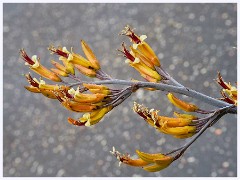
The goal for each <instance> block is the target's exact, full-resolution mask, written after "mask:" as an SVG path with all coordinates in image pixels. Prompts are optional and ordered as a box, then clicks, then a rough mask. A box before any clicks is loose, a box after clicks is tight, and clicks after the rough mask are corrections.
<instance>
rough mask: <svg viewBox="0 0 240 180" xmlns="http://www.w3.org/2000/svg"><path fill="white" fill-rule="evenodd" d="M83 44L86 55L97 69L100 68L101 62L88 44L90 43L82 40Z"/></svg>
mask: <svg viewBox="0 0 240 180" xmlns="http://www.w3.org/2000/svg"><path fill="white" fill-rule="evenodd" d="M81 44H82V49H83V52H84V54H85V56H86V57H87V59H88V60H89V61H90V63H91V64H92V66H93V68H94V69H95V70H99V69H100V65H99V62H98V60H97V58H96V56H95V55H94V53H93V52H92V50H91V49H90V47H89V46H88V44H87V43H86V42H85V41H84V40H81Z"/></svg>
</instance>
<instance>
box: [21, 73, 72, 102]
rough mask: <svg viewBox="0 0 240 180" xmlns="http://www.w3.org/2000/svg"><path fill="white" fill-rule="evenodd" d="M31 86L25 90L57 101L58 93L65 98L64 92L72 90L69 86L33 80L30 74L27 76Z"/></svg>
mask: <svg viewBox="0 0 240 180" xmlns="http://www.w3.org/2000/svg"><path fill="white" fill-rule="evenodd" d="M25 77H26V78H27V80H28V82H29V84H30V86H25V88H26V89H27V90H28V91H30V92H33V93H42V94H43V95H44V96H46V97H48V98H50V99H57V97H56V93H57V94H58V95H59V96H60V97H63V96H64V92H65V91H67V90H68V89H70V88H69V87H68V86H62V85H61V86H59V85H50V84H46V83H45V81H43V80H40V81H38V80H37V79H36V78H32V77H31V75H30V74H26V75H25Z"/></svg>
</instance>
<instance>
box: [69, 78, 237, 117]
mask: <svg viewBox="0 0 240 180" xmlns="http://www.w3.org/2000/svg"><path fill="white" fill-rule="evenodd" d="M82 83H92V84H118V85H128V86H132V85H135V86H137V87H139V88H146V87H148V88H155V89H157V90H161V91H169V92H175V93H179V94H184V95H186V96H189V97H192V98H195V99H198V100H200V101H202V102H205V103H207V104H210V105H212V106H215V107H220V108H222V107H226V106H231V104H229V103H227V102H224V101H221V100H218V99H214V98H212V97H210V96H207V95H205V94H202V93H200V92H197V91H195V90H192V89H190V88H187V87H176V86H173V85H168V84H161V83H152V82H142V81H139V82H132V81H127V80H119V79H112V80H104V81H95V82H79V83H73V84H71V85H70V87H73V86H77V85H80V84H82ZM229 113H232V114H237V108H236V107H232V108H231V110H230V111H229Z"/></svg>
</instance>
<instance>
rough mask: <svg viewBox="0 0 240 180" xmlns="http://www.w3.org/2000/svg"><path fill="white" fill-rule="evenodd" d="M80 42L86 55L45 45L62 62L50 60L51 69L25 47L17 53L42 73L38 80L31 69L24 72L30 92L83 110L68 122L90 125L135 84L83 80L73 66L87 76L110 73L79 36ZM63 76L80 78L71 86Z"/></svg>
mask: <svg viewBox="0 0 240 180" xmlns="http://www.w3.org/2000/svg"><path fill="white" fill-rule="evenodd" d="M81 45H82V49H83V52H84V54H85V56H86V58H84V57H83V56H81V55H80V54H77V53H75V52H73V49H72V48H71V52H69V51H68V50H67V48H66V47H63V48H61V47H58V48H55V47H54V46H50V47H49V48H48V49H49V50H50V51H51V52H52V53H53V54H57V55H59V60H60V62H62V63H60V62H57V61H54V60H51V63H52V65H53V66H54V67H55V68H51V69H47V68H46V67H44V66H43V65H42V64H40V58H38V57H37V56H36V55H34V56H32V58H30V57H29V56H28V55H27V53H26V52H25V50H24V49H21V50H20V55H21V57H22V59H23V60H24V61H25V62H26V65H28V66H29V67H30V69H31V70H33V71H34V72H36V73H37V74H39V75H40V76H41V78H40V80H37V79H36V78H33V77H32V76H31V75H30V73H29V74H26V75H25V77H26V79H27V80H28V82H29V86H25V88H26V89H27V90H28V91H30V92H33V93H41V94H43V95H44V96H46V97H48V98H51V99H56V100H59V102H60V103H61V105H62V106H63V107H65V108H66V109H68V110H70V111H74V112H78V113H84V114H83V116H82V117H81V118H79V119H78V120H75V119H73V118H70V117H69V118H68V122H69V123H70V124H73V125H76V126H91V125H94V124H96V123H98V122H99V121H100V120H101V119H102V118H103V117H104V115H105V114H107V113H108V112H110V111H111V110H112V109H113V108H114V107H116V106H118V105H119V104H121V103H122V102H123V101H124V100H126V99H127V98H128V97H129V96H130V95H131V94H132V93H133V92H135V91H136V87H134V86H128V87H126V88H123V89H111V88H109V87H108V86H104V85H97V84H94V83H90V84H89V83H84V82H82V81H81V79H80V78H79V77H77V76H76V75H75V73H76V71H75V69H77V70H78V71H79V72H80V73H81V74H83V75H85V76H87V77H90V78H98V79H101V80H103V79H104V80H108V79H111V77H110V76H109V75H107V74H106V73H105V72H103V71H102V70H101V67H100V64H99V61H98V60H97V58H96V56H95V55H94V53H93V52H92V50H91V49H90V47H89V46H88V45H87V43H86V42H84V41H83V40H82V41H81ZM42 78H46V79H48V80H51V81H54V82H61V83H63V85H59V84H47V83H46V82H45V81H44V80H43V79H42ZM63 78H71V79H73V80H75V81H77V82H80V85H79V86H78V87H77V88H76V89H74V88H73V87H71V86H70V84H69V83H67V82H65V80H64V79H63Z"/></svg>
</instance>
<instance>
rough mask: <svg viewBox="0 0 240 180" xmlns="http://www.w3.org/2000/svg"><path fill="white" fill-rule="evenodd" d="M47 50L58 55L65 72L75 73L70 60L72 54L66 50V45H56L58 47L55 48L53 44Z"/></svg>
mask: <svg viewBox="0 0 240 180" xmlns="http://www.w3.org/2000/svg"><path fill="white" fill-rule="evenodd" d="M48 50H50V51H51V52H52V53H54V54H57V55H59V56H60V57H59V60H60V61H62V62H63V64H64V66H65V69H66V73H67V74H73V75H74V74H75V70H74V65H73V63H72V62H71V60H72V59H73V55H72V53H70V52H69V51H68V50H67V48H66V47H63V48H61V47H58V49H56V48H55V47H54V46H52V45H50V46H49V48H48Z"/></svg>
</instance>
